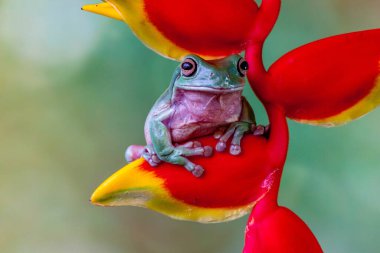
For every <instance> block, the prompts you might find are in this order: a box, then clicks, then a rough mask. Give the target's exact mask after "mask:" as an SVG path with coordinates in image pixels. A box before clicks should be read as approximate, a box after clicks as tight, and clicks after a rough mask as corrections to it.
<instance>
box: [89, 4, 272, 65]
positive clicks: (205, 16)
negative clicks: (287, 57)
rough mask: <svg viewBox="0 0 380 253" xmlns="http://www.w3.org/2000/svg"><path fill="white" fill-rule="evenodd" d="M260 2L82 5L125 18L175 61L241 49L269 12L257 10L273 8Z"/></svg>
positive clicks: (139, 34) (213, 55)
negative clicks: (260, 5) (256, 25)
mask: <svg viewBox="0 0 380 253" xmlns="http://www.w3.org/2000/svg"><path fill="white" fill-rule="evenodd" d="M264 2H269V3H266V4H268V5H269V4H270V2H279V1H278V0H265V1H264ZM278 5H279V4H278ZM264 7H265V6H263V7H262V8H260V10H259V8H258V6H257V4H256V2H255V1H254V0H207V1H205V0H191V1H186V2H183V1H178V0H107V1H105V3H101V4H95V5H87V6H84V7H83V10H86V11H89V12H93V13H97V14H101V15H104V16H107V17H111V18H114V19H118V20H123V21H125V22H126V23H127V24H128V25H129V26H130V27H131V29H132V30H133V31H134V33H135V34H136V35H137V36H138V37H139V38H140V39H141V41H142V42H144V43H145V44H146V45H147V46H148V47H149V48H152V49H153V50H155V51H156V52H158V53H159V54H161V55H163V56H165V57H169V58H172V59H177V60H180V59H182V58H183V57H184V56H186V55H188V54H190V53H193V54H197V55H200V56H202V57H203V58H204V59H214V58H221V57H223V56H227V55H230V54H234V53H239V52H241V51H243V50H244V49H245V45H246V41H247V39H248V35H249V33H250V30H251V28H252V27H253V26H254V24H259V23H265V22H263V21H264V20H266V19H267V18H268V16H269V15H261V14H262V12H264V11H267V10H268V11H270V12H272V11H274V12H275V11H276V9H275V8H273V6H271V8H266V7H265V8H264ZM262 10H264V11H262ZM259 14H260V15H259ZM273 23H274V20H273Z"/></svg>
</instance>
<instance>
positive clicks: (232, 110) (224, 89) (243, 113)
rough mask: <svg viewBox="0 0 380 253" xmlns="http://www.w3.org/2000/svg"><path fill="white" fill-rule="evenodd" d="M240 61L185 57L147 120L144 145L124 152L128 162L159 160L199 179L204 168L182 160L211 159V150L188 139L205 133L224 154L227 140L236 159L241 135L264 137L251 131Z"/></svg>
mask: <svg viewBox="0 0 380 253" xmlns="http://www.w3.org/2000/svg"><path fill="white" fill-rule="evenodd" d="M189 61H190V62H191V63H192V64H193V65H195V68H193V69H192V70H190V71H188V70H186V69H184V67H183V66H184V65H183V64H184V63H185V62H189ZM243 61H244V59H242V58H241V56H239V55H232V56H229V57H227V58H224V59H220V60H214V61H205V60H203V59H202V58H200V57H198V56H195V55H189V56H187V57H186V58H185V60H184V62H183V63H182V64H181V65H180V66H179V67H177V69H176V71H175V73H174V75H173V78H172V81H171V83H170V86H169V88H168V89H167V90H166V91H165V93H164V94H163V95H162V96H161V97H160V98H159V99H158V100H157V101H156V103H155V104H154V106H153V108H152V109H151V111H150V113H149V115H148V117H147V120H146V123H145V138H146V141H147V146H145V147H143V146H136V145H133V146H130V147H129V148H128V149H127V151H126V158H127V161H128V162H131V161H133V160H135V159H137V158H139V157H141V156H142V157H144V158H145V159H146V160H147V161H148V162H149V163H150V165H152V166H157V165H158V164H159V163H160V162H161V161H164V162H168V163H172V164H177V165H181V166H184V167H185V168H186V169H187V170H188V171H190V172H192V173H193V175H194V176H196V177H200V176H201V175H202V174H203V172H204V169H203V168H202V167H201V166H200V165H197V164H194V163H193V162H191V161H190V160H189V159H187V157H190V156H206V157H208V156H211V155H212V150H213V149H212V147H209V146H205V147H203V146H202V145H201V144H200V143H199V142H197V141H191V140H192V139H194V138H197V137H201V136H206V135H210V134H214V137H215V138H216V139H219V141H218V143H217V145H216V150H217V151H218V152H224V151H225V150H226V148H227V144H226V143H227V141H228V140H229V139H230V138H232V139H231V145H230V149H229V151H230V153H231V154H232V155H239V154H240V153H241V147H240V142H241V139H242V138H243V136H244V134H246V133H249V132H252V131H253V132H254V133H255V134H262V133H263V132H262V130H263V128H262V127H260V129H259V128H256V121H255V115H254V112H253V110H252V108H251V106H250V105H249V103H248V102H247V100H246V99H245V98H244V97H243V96H242V91H243V88H244V83H245V79H244V74H245V73H244V72H245V70H244V69H242V68H241V66H242V65H240V64H241V63H242V62H243ZM189 73H191V74H190V75H189ZM179 143H181V144H179Z"/></svg>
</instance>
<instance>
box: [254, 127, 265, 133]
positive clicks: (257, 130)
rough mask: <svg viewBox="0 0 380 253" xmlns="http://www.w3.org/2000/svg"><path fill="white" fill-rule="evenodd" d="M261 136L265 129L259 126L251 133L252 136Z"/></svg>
mask: <svg viewBox="0 0 380 253" xmlns="http://www.w3.org/2000/svg"><path fill="white" fill-rule="evenodd" d="M263 134H265V127H264V126H261V125H258V126H256V128H255V130H254V131H253V135H255V136H260V135H263Z"/></svg>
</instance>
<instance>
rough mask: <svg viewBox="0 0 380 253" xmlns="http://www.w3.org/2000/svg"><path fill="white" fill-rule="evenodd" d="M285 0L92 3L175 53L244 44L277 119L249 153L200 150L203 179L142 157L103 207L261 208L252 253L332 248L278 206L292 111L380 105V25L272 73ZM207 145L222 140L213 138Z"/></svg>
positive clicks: (236, 48)
mask: <svg viewBox="0 0 380 253" xmlns="http://www.w3.org/2000/svg"><path fill="white" fill-rule="evenodd" d="M280 3H281V1H280V0H263V1H262V4H261V6H260V7H258V6H257V4H256V3H255V2H254V1H253V0H208V1H206V0H191V1H186V3H184V2H181V1H175V0H108V1H106V3H103V4H99V5H90V6H85V7H84V9H85V10H88V11H91V12H95V13H99V14H102V15H105V16H108V17H112V18H115V19H119V20H123V21H125V22H126V23H128V25H129V26H130V27H131V28H132V30H133V31H134V32H135V33H136V35H137V36H138V37H139V38H140V39H141V40H142V41H143V42H144V43H145V44H146V45H147V46H148V47H150V48H152V49H153V50H155V51H157V52H158V53H160V54H162V55H163V56H166V57H169V58H172V59H177V60H179V59H181V58H182V57H184V56H185V55H187V54H189V53H194V54H198V55H201V56H203V57H205V58H206V59H214V58H219V57H223V56H226V55H229V54H232V53H237V52H240V51H242V50H245V51H246V56H245V57H246V60H247V61H248V63H249V66H250V68H249V71H248V80H249V83H250V85H251V87H252V89H253V90H254V92H255V93H256V95H257V96H258V98H259V99H260V100H261V101H262V102H263V104H264V106H265V108H266V110H267V113H268V116H269V121H270V125H271V128H270V133H269V137H268V138H264V137H257V136H252V135H248V136H245V138H244V139H243V142H242V150H243V153H242V154H241V155H239V156H232V155H230V154H227V153H216V154H214V156H213V157H211V158H204V157H198V158H197V157H194V158H192V159H193V160H194V162H195V163H197V164H199V165H201V166H202V167H203V168H205V170H206V172H205V174H204V176H203V177H202V178H195V177H194V176H193V175H191V173H189V172H187V171H185V170H184V169H183V168H182V167H178V166H175V165H171V164H167V163H163V164H161V165H160V166H158V167H157V168H152V167H150V166H149V165H148V163H146V162H145V161H144V160H142V159H140V160H138V161H135V162H133V163H131V164H129V165H127V166H126V167H124V168H123V169H121V170H120V171H118V172H116V173H115V174H114V175H113V176H111V177H110V178H109V179H108V180H106V181H105V182H104V183H103V184H102V185H101V186H99V188H98V189H97V190H96V191H95V192H94V194H93V196H92V198H91V201H92V202H93V203H94V204H97V205H104V206H120V205H134V206H141V207H147V208H150V209H152V210H155V211H158V212H161V213H163V214H166V215H168V216H170V217H173V218H177V219H183V220H191V221H198V222H204V223H210V222H221V221H227V220H232V219H235V218H238V217H240V216H242V215H244V214H246V213H248V212H249V211H250V210H251V209H252V208H253V211H252V213H251V216H250V218H249V220H248V224H247V227H246V244H245V247H244V250H243V253H262V252H266V253H278V252H282V253H287V252H295V253H298V252H308V253H320V252H322V249H321V247H320V246H319V244H318V241H317V240H316V238H315V237H314V235H313V233H312V232H311V231H310V229H309V228H308V227H307V225H306V224H305V223H304V222H303V221H302V220H301V219H300V218H299V217H297V215H295V214H294V213H293V212H291V211H290V210H288V209H286V208H284V207H280V206H278V204H277V196H278V191H279V185H280V179H281V175H282V170H283V166H284V163H285V160H286V155H287V147H288V131H287V123H286V117H289V118H291V119H294V120H296V121H299V122H301V123H308V124H313V125H322V126H336V125H340V124H344V123H347V122H349V121H351V120H354V119H356V118H359V117H361V116H362V115H364V114H366V113H368V112H369V111H371V110H373V109H375V108H376V107H377V106H378V105H379V104H380V47H379V45H380V29H377V30H369V31H362V32H356V33H350V34H345V35H339V36H334V37H331V38H327V39H323V40H319V41H316V42H313V43H310V44H308V45H305V46H303V47H300V48H298V49H295V50H293V51H291V52H290V53H288V54H286V55H285V56H283V57H282V58H280V59H279V60H278V61H276V62H275V63H274V64H273V65H272V67H270V69H269V70H268V71H267V70H266V69H265V68H264V65H263V61H262V50H263V44H264V41H265V39H266V37H267V35H268V34H269V33H270V31H271V29H272V28H273V26H274V24H275V21H276V19H277V17H278V13H279V8H280ZM199 141H200V142H201V143H202V144H203V145H211V146H215V144H216V140H214V139H213V138H211V137H203V138H200V139H199Z"/></svg>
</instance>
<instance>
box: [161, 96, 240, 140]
mask: <svg viewBox="0 0 380 253" xmlns="http://www.w3.org/2000/svg"><path fill="white" fill-rule="evenodd" d="M241 93H242V92H241V91H235V92H228V93H216V94H215V93H212V92H200V91H189V90H177V91H176V94H175V97H174V99H173V104H172V108H174V113H173V115H172V116H171V118H170V119H169V120H168V121H167V123H166V124H167V127H168V128H169V130H170V133H171V137H172V141H173V142H184V141H187V140H189V139H192V138H196V137H200V136H205V135H209V134H212V133H214V132H215V130H216V129H217V128H218V127H221V126H224V125H228V124H230V123H232V122H236V121H238V120H239V117H240V114H241V110H242V104H241V95H242V94H241Z"/></svg>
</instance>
